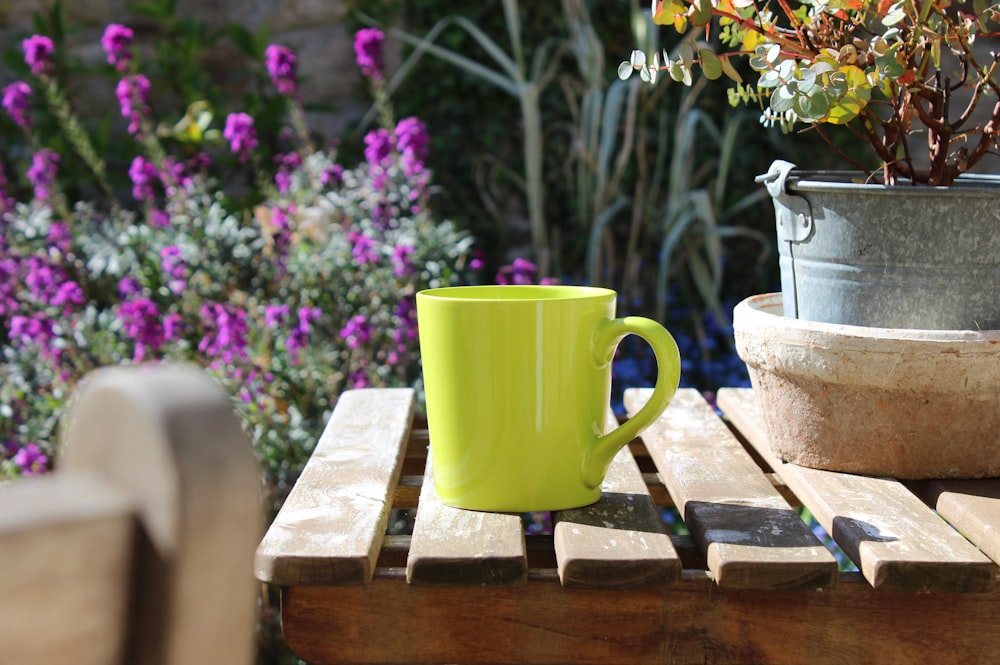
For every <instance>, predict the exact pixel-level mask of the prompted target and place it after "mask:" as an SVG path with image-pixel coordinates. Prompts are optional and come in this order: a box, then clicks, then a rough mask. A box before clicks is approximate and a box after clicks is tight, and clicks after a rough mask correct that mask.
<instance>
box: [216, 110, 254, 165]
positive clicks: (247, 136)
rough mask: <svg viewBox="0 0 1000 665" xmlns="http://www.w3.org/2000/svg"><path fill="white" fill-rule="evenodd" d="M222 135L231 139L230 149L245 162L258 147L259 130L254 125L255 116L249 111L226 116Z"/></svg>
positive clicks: (228, 139)
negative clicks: (248, 112)
mask: <svg viewBox="0 0 1000 665" xmlns="http://www.w3.org/2000/svg"><path fill="white" fill-rule="evenodd" d="M222 137H223V138H224V139H226V140H227V141H229V150H230V151H232V153H233V154H234V155H237V156H238V157H239V158H240V162H245V161H246V160H247V158H248V157H249V156H250V153H252V152H253V151H254V150H256V149H257V131H256V130H255V129H254V127H253V118H252V117H251V116H250V115H249V114H247V113H230V114H229V115H228V116H226V126H225V128H224V129H223V130H222Z"/></svg>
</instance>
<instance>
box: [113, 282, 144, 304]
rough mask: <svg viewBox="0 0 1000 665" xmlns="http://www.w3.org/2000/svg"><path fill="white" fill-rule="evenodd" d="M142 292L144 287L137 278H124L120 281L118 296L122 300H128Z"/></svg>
mask: <svg viewBox="0 0 1000 665" xmlns="http://www.w3.org/2000/svg"><path fill="white" fill-rule="evenodd" d="M140 291H142V285H141V284H139V280H137V279H136V278H135V277H122V278H121V279H120V280H118V296H119V297H120V298H121V299H122V300H128V299H129V298H130V297H131V296H134V295H135V294H137V293H139V292H140Z"/></svg>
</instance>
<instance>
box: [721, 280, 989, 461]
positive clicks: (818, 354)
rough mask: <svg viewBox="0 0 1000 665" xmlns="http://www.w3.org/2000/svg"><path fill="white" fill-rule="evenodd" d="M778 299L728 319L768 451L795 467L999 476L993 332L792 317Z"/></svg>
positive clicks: (747, 304)
mask: <svg viewBox="0 0 1000 665" xmlns="http://www.w3.org/2000/svg"><path fill="white" fill-rule="evenodd" d="M782 312H783V309H782V297H781V294H778V293H775V294H767V295H761V296H754V297H752V298H748V299H747V300H744V301H743V302H742V303H740V304H739V305H737V307H736V309H735V311H734V327H735V335H736V349H737V352H738V353H739V356H740V358H742V359H743V361H744V362H745V363H746V364H747V367H748V369H749V371H750V379H751V383H752V385H753V387H754V392H755V394H756V396H757V400H758V403H759V404H760V406H761V409H762V411H763V414H764V419H765V422H766V424H767V428H768V433H769V436H770V441H771V447H772V448H773V449H774V452H775V453H776V454H777V455H778V456H780V457H781V458H782V459H783V460H786V461H788V462H793V463H795V464H800V465H803V466H808V467H814V468H820V469H829V470H835V471H845V472H851V473H861V474H869V475H882V476H893V477H897V478H981V477H995V476H1000V331H996V330H994V331H970V330H956V331H948V330H908V329H890V328H868V327H861V326H846V325H837V324H830V323H818V322H814V321H805V320H801V319H793V318H789V317H786V316H783V314H782Z"/></svg>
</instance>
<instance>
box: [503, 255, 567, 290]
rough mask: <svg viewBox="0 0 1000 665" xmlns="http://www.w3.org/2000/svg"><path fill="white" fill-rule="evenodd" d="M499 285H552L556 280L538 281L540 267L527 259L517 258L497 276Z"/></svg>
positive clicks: (543, 279)
mask: <svg viewBox="0 0 1000 665" xmlns="http://www.w3.org/2000/svg"><path fill="white" fill-rule="evenodd" d="M496 283H497V284H552V283H554V280H552V279H550V278H548V277H545V278H542V279H541V280H539V279H538V266H536V265H535V264H534V263H532V262H531V261H529V260H527V259H522V258H517V259H514V261H513V263H511V264H510V265H507V266H503V267H502V268H500V271H499V272H498V273H497V276H496Z"/></svg>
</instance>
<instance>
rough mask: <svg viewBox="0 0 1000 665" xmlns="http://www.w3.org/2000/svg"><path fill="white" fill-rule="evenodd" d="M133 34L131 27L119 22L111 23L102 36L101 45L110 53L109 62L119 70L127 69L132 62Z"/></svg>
mask: <svg viewBox="0 0 1000 665" xmlns="http://www.w3.org/2000/svg"><path fill="white" fill-rule="evenodd" d="M133 36H134V35H133V33H132V29H131V28H129V27H127V26H124V25H121V24H118V23H110V24H109V25H108V27H107V28H105V29H104V34H103V35H102V36H101V46H102V47H103V48H104V52H105V53H107V54H108V64H109V65H112V66H113V67H114V68H115V69H117V70H118V71H119V72H124V71H125V70H127V69H128V67H129V65H130V64H131V63H132V39H133Z"/></svg>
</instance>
